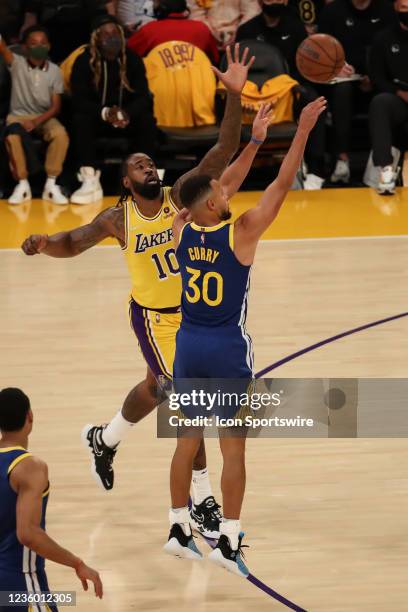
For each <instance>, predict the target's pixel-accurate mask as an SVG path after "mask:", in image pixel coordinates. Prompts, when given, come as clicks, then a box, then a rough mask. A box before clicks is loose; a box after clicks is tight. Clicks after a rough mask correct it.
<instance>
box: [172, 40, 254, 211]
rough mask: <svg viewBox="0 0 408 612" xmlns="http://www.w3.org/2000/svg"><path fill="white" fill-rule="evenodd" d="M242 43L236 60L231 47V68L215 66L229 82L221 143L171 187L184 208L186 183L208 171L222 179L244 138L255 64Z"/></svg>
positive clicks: (173, 194)
mask: <svg viewBox="0 0 408 612" xmlns="http://www.w3.org/2000/svg"><path fill="white" fill-rule="evenodd" d="M239 55H240V53H239V44H236V45H235V50H234V59H232V55H231V49H230V48H229V47H227V59H228V68H227V70H226V72H220V71H219V70H218V69H217V68H215V67H214V66H213V70H214V72H215V74H216V76H217V77H218V78H219V80H220V81H222V83H223V84H224V85H225V87H226V89H227V92H228V95H227V104H226V107H225V113H224V118H223V120H222V123H221V127H220V133H219V137H218V142H217V143H216V144H215V145H214V146H213V147H212V149H210V150H209V151H208V153H207V154H206V155H205V156H204V157H203V159H202V160H201V162H200V163H199V164H198V166H197V167H196V168H193V170H190V172H187V173H186V174H183V176H181V177H180V178H179V179H178V180H177V181H176V183H175V184H174V186H173V188H172V190H171V197H172V199H173V201H174V203H175V204H176V206H178V207H179V208H183V203H182V202H181V201H180V187H181V185H182V184H183V182H184V181H185V180H186V179H187V178H190V177H191V176H193V175H194V174H208V175H209V176H211V177H212V178H216V179H219V178H220V176H221V175H222V173H223V172H224V170H225V168H226V167H227V166H228V164H229V163H230V161H231V159H232V157H233V156H234V154H235V153H236V151H237V149H238V147H239V143H240V139H241V91H242V89H243V87H244V85H245V83H246V80H247V76H248V70H249V69H250V67H251V66H252V64H253V63H254V60H255V58H254V57H251V59H250V60H249V62H248V63H247V61H246V60H247V56H248V48H246V49H245V51H244V53H243V54H242V58H241V60H240V59H239Z"/></svg>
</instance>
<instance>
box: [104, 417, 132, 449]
mask: <svg viewBox="0 0 408 612" xmlns="http://www.w3.org/2000/svg"><path fill="white" fill-rule="evenodd" d="M133 425H135V423H131V422H130V421H127V420H126V419H125V418H123V416H122V411H121V410H119V412H118V413H117V414H116V415H115V416H114V417H113V419H112V420H111V422H110V423H109V425H108V426H107V427H105V429H104V430H103V433H102V440H103V441H104V442H105V444H106V446H109V447H110V448H114V447H115V446H117V445H118V444H119V442H120V441H121V440H123V438H124V437H125V436H126V434H127V433H128V432H129V431H130V430H131V429H132V427H133Z"/></svg>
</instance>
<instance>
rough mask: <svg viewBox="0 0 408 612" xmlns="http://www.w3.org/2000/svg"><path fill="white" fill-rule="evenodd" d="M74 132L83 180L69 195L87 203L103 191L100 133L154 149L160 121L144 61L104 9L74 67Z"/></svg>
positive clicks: (133, 146) (136, 146) (149, 150)
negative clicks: (98, 153)
mask: <svg viewBox="0 0 408 612" xmlns="http://www.w3.org/2000/svg"><path fill="white" fill-rule="evenodd" d="M71 93H72V107H73V119H72V132H73V138H74V145H75V152H76V160H77V162H78V165H79V167H80V173H79V174H80V180H81V182H82V186H81V187H80V189H78V190H77V191H75V192H74V193H73V194H72V196H71V202H73V203H75V204H89V203H91V202H96V201H97V200H99V199H100V198H101V197H102V195H103V193H102V187H101V184H100V182H99V175H100V173H99V171H97V157H96V138H97V136H98V135H106V136H108V137H109V136H110V137H113V136H114V135H116V134H118V133H119V134H121V135H123V136H125V137H126V138H128V139H129V147H130V148H131V149H132V150H134V151H141V152H143V153H146V154H148V155H153V154H154V150H155V141H156V123H155V119H154V117H153V110H152V109H153V104H152V96H151V93H150V91H149V88H148V85H147V80H146V74H145V68H144V65H143V61H142V60H141V59H140V58H139V57H138V56H136V55H134V54H133V53H131V52H130V51H128V50H127V49H126V41H125V37H124V34H123V29H122V27H121V26H120V25H119V24H118V23H117V21H116V19H115V18H114V17H112V16H109V15H102V16H101V17H99V18H98V19H97V20H96V21H95V22H94V24H93V32H92V36H91V42H90V44H89V46H88V47H87V48H86V49H85V51H84V52H83V53H82V54H80V55H79V56H78V57H77V59H76V60H75V63H74V65H73V68H72V74H71Z"/></svg>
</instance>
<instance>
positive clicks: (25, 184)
mask: <svg viewBox="0 0 408 612" xmlns="http://www.w3.org/2000/svg"><path fill="white" fill-rule="evenodd" d="M18 184H19V185H21V187H24V189H30V183H29V182H28V180H27V179H21V180H20V181H18Z"/></svg>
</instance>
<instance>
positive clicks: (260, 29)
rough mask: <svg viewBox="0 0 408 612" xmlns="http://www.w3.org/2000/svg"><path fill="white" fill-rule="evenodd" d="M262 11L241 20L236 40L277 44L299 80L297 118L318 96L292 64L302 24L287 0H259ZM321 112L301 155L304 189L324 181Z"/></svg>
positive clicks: (323, 119)
mask: <svg viewBox="0 0 408 612" xmlns="http://www.w3.org/2000/svg"><path fill="white" fill-rule="evenodd" d="M260 5H261V8H262V13H261V14H260V15H257V16H256V17H254V18H253V19H250V20H249V21H247V22H245V23H243V24H242V25H241V26H240V27H239V28H238V31H237V36H236V40H237V41H240V40H245V39H256V40H261V41H264V42H267V43H269V44H271V45H273V46H274V47H277V48H278V49H279V50H280V51H281V53H282V54H283V56H284V58H285V59H286V61H287V63H288V67H289V74H290V76H291V77H292V78H294V79H296V80H297V81H298V82H299V83H300V87H299V93H298V94H297V97H296V98H295V101H294V112H295V115H296V116H297V117H298V116H299V115H300V112H301V110H302V108H303V107H304V106H306V104H308V103H309V102H311V101H312V100H315V99H316V98H318V97H319V96H318V93H317V92H316V91H315V90H314V88H313V87H312V86H311V84H310V83H309V82H308V81H305V79H304V78H303V77H302V76H301V75H300V74H299V71H298V69H297V67H296V51H297V48H298V47H299V45H300V43H301V42H302V40H304V39H305V38H306V36H307V32H306V30H305V27H304V25H303V23H302V22H301V21H300V19H299V17H298V15H297V14H296V13H295V11H294V10H293V8H289V7H288V0H263V1H261V0H260ZM324 115H325V114H324V113H322V114H321V115H320V117H319V119H318V121H317V123H316V126H315V127H314V129H313V130H312V132H311V134H310V136H309V141H308V145H307V148H306V154H305V158H306V161H307V165H308V174H307V175H306V180H305V181H304V188H305V189H320V188H321V187H322V185H323V182H324V178H323V176H324V153H325V131H326V130H325V123H324V122H325V117H324Z"/></svg>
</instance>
